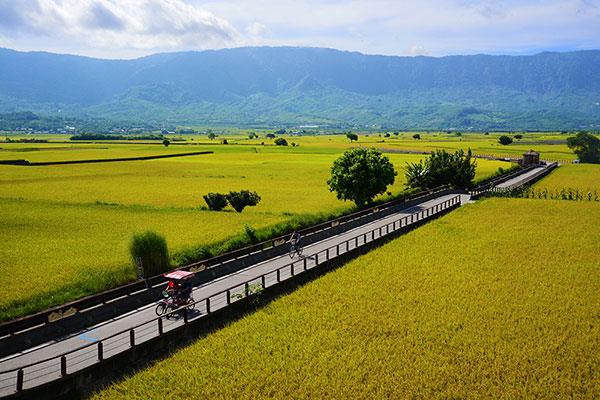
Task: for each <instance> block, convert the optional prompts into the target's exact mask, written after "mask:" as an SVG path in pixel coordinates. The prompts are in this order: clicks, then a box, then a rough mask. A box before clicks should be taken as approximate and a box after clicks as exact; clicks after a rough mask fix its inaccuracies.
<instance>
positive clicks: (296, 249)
mask: <svg viewBox="0 0 600 400" xmlns="http://www.w3.org/2000/svg"><path fill="white" fill-rule="evenodd" d="M302 250H304V247H302V246H300V245H299V244H298V243H294V242H292V243H290V258H294V254H298V257H302Z"/></svg>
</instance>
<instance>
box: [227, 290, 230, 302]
mask: <svg viewBox="0 0 600 400" xmlns="http://www.w3.org/2000/svg"><path fill="white" fill-rule="evenodd" d="M230 304H231V292H230V291H229V289H227V305H230Z"/></svg>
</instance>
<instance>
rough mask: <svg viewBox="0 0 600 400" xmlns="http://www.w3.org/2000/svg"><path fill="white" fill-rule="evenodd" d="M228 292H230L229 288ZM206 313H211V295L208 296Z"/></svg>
mask: <svg viewBox="0 0 600 400" xmlns="http://www.w3.org/2000/svg"><path fill="white" fill-rule="evenodd" d="M227 292H228V293H229V290H228V291H227ZM206 314H210V297H207V298H206Z"/></svg>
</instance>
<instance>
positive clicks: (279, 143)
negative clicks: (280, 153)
mask: <svg viewBox="0 0 600 400" xmlns="http://www.w3.org/2000/svg"><path fill="white" fill-rule="evenodd" d="M274 143H275V144H276V145H277V146H287V145H288V142H287V140H285V139H284V138H277V139H275V142H274Z"/></svg>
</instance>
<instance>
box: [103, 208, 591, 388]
mask: <svg viewBox="0 0 600 400" xmlns="http://www.w3.org/2000/svg"><path fill="white" fill-rule="evenodd" d="M599 220H600V207H598V206H597V204H594V203H591V202H572V201H551V200H530V199H506V198H490V199H485V200H482V201H478V202H477V203H475V204H469V205H465V206H463V207H461V208H459V209H457V210H455V211H453V212H452V213H450V214H448V215H446V216H444V217H441V218H439V219H437V220H435V221H433V222H430V223H428V224H426V225H424V226H422V227H420V228H419V229H417V230H414V231H412V232H410V233H407V234H406V235H404V236H401V237H400V238H398V239H395V240H393V241H391V242H389V243H387V244H385V245H383V246H381V247H380V248H378V249H376V250H374V251H372V252H370V253H368V254H366V255H364V256H361V257H359V258H357V259H355V260H353V261H351V262H349V263H348V264H346V265H345V266H343V267H341V268H339V269H337V270H335V271H333V272H330V273H328V274H327V275H325V276H323V277H321V278H319V279H317V280H315V281H313V282H311V283H309V284H306V285H304V286H303V287H302V288H300V289H298V290H296V291H295V292H293V293H291V294H289V295H286V296H283V297H281V298H279V299H277V300H275V301H273V302H272V303H270V304H269V305H267V306H266V307H264V308H262V309H260V310H258V311H256V312H254V313H252V314H250V315H247V316H246V317H244V318H242V319H240V320H238V321H236V322H233V323H231V324H230V325H229V326H227V327H225V328H223V329H220V330H219V331H216V332H213V333H211V334H209V335H207V336H206V337H204V338H201V339H199V340H198V341H197V342H196V343H194V344H193V345H191V346H188V347H186V348H184V349H182V350H179V351H177V352H175V353H174V354H173V355H172V356H171V357H169V358H167V359H164V360H162V361H159V362H157V363H156V364H155V365H153V366H151V367H149V368H147V369H145V370H143V371H140V372H139V373H136V374H134V375H132V376H130V377H128V378H126V379H124V380H123V381H121V382H119V383H116V384H114V385H112V386H111V387H109V388H107V389H106V390H104V391H101V392H99V393H97V394H96V395H95V396H94V397H93V398H94V399H95V400H104V399H117V398H124V397H126V398H130V399H161V400H162V399H178V398H213V399H228V398H237V399H260V398H269V399H288V398H318V399H320V398H332V399H333V398H335V399H340V398H355V399H373V398H427V399H429V398H444V399H446V398H486V399H487V398H498V399H512V398H547V399H557V398H579V399H597V398H600V385H599V382H600V340H599V338H600V325H599V323H598V322H599V317H600V314H599V310H600V295H599V293H600V269H599V266H600V253H599V252H598V237H599V236H598V234H599V230H598V224H597V222H598V221H599Z"/></svg>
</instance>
